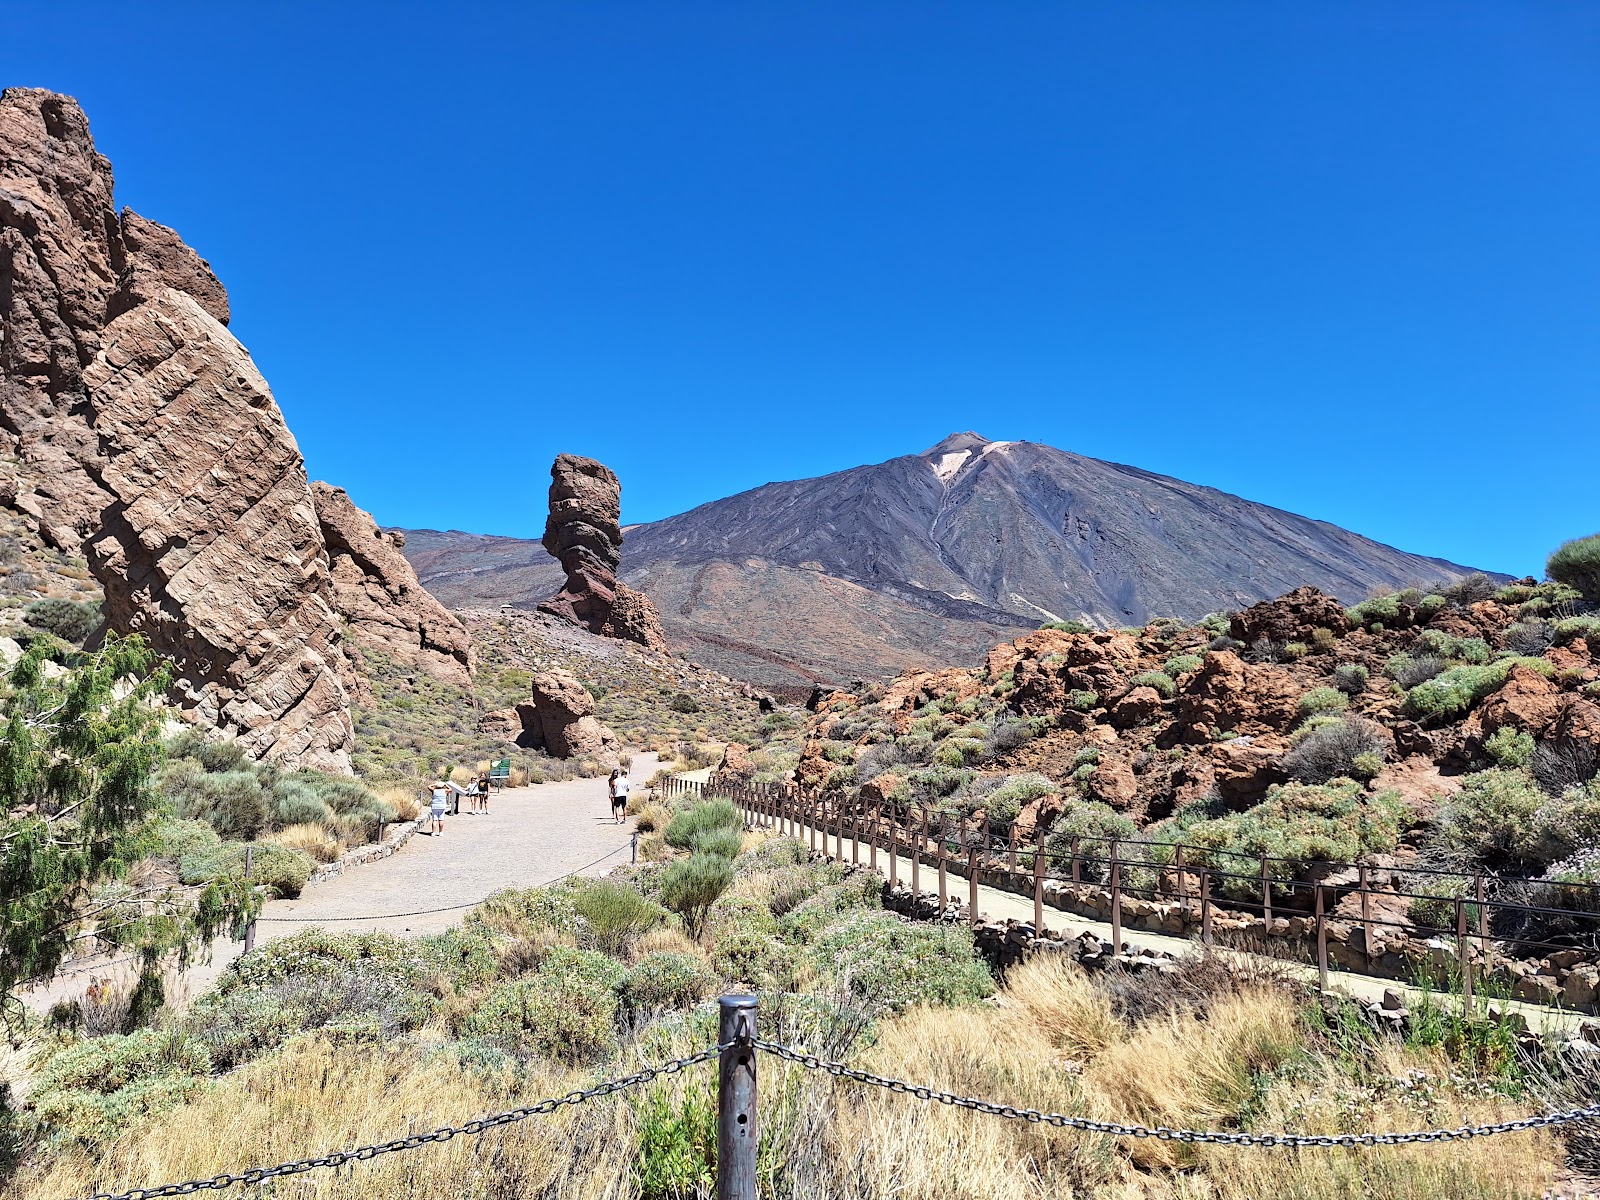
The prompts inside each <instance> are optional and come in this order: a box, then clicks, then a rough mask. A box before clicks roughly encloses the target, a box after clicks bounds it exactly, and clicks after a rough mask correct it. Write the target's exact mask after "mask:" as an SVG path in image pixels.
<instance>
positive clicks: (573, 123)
mask: <svg viewBox="0 0 1600 1200" xmlns="http://www.w3.org/2000/svg"><path fill="white" fill-rule="evenodd" d="M0 82H4V83H5V84H8V85H9V84H25V85H32V86H43V87H50V88H54V89H56V90H59V91H64V92H69V93H72V94H73V95H76V96H77V97H78V98H79V99H80V100H81V101H82V103H83V104H84V106H85V108H86V109H87V111H88V113H89V117H90V121H91V124H92V127H93V129H94V132H95V135H96V138H97V140H98V143H99V145H100V148H101V150H102V151H103V152H104V153H106V154H107V155H108V156H109V157H110V158H111V160H112V162H113V163H114V164H115V167H116V172H117V180H118V196H119V200H120V202H121V203H123V204H127V205H129V206H131V207H133V208H134V209H136V210H137V211H139V212H141V213H143V214H144V215H146V216H148V217H151V218H152V219H155V220H158V221H161V222H163V223H166V224H169V225H172V226H174V227H175V228H176V229H178V230H179V232H180V233H182V235H183V236H184V237H185V239H186V240H188V241H189V242H190V244H192V245H193V246H195V247H196V248H197V249H198V250H199V251H200V252H201V253H202V254H203V255H205V256H206V257H207V258H209V259H210V261H211V262H212V264H213V265H214V266H215V268H216V269H217V271H218V273H219V274H220V275H221V277H222V279H223V281H224V282H225V283H226V284H227V286H228V289H229V292H230V294H231V297H232V304H233V312H234V323H233V328H234V331H235V332H236V333H237V334H238V335H239V337H240V338H241V339H242V340H243V341H244V343H245V344H246V345H247V346H248V347H249V348H250V350H251V351H252V353H253V354H254V355H255V357H256V360H257V362H258V363H259V365H260V366H261V368H262V370H263V371H264V373H265V374H266V376H267V378H268V379H269V380H270V381H271V383H272V385H273V388H274V390H275V392H276V394H277V397H278V400H279V402H280V403H281V404H282V406H283V409H284V411H285V413H286V414H287V416H288V419H289V423H290V426H291V428H292V429H293V430H294V431H295V434H296V436H297V437H298V438H299V441H300V445H301V447H302V449H303V450H304V452H305V456H306V459H307V463H308V467H309V470H310V471H311V473H312V475H313V476H315V477H320V478H326V479H328V480H331V481H333V482H335V483H338V484H341V485H343V486H345V487H347V488H349V489H350V491H351V493H352V495H353V496H354V497H355V499H356V500H357V502H358V503H360V504H362V505H363V506H365V507H367V508H369V509H371V510H372V511H373V512H374V513H375V514H376V515H377V516H378V518H379V519H380V520H381V521H383V522H385V523H389V524H399V525H407V526H433V527H441V528H448V527H455V528H462V529H470V530H475V531H480V532H490V533H506V534H518V535H531V536H538V534H539V533H540V532H541V530H542V527H543V515H544V505H545V487H546V485H547V470H548V466H549V461H550V459H551V457H552V456H553V455H554V454H555V453H557V452H558V451H563V450H570V451H574V452H577V453H582V454H589V455H592V456H594V457H597V458H599V459H601V460H603V461H605V462H606V463H608V464H610V465H611V466H612V467H613V468H615V469H616V470H617V471H618V473H619V474H620V475H621V476H622V480H623V485H624V517H625V519H626V520H629V521H638V520H648V519H651V518H655V517H661V516H666V515H668V514H670V513H673V512H677V511H681V510H683V509H685V508H688V507H691V506H693V505H694V504H697V503H700V502H703V501H705V500H710V499H714V498H717V497H719V496H723V495H727V494H729V493H731V492H734V491H738V490H742V489H744V488H747V487H752V486H755V485H758V484H761V483H763V482H766V481H768V480H771V479H783V478H795V477H800V476H807V475H815V474H821V473H824V472H826V471H830V470H836V469H839V468H843V467H847V466H852V465H855V464H857V463H861V462H870V461H877V460H880V459H883V458H888V457H891V456H893V455H895V454H900V453H910V452H915V451H918V450H921V449H923V448H925V447H927V446H928V445H931V444H932V443H934V442H936V441H938V440H939V439H940V438H941V437H943V436H944V435H945V434H947V433H949V432H951V431H952V430H963V429H976V430H978V431H979V432H981V433H983V434H985V435H986V436H988V437H991V438H1005V439H1018V438H1026V439H1029V440H1034V441H1041V442H1048V443H1050V444H1053V445H1056V446H1061V447H1063V448H1067V449H1071V450H1076V451H1079V452H1081V453H1085V454H1090V455H1094V456H1097V457H1101V458H1108V459H1113V460H1116V461H1119V462H1126V463H1132V464H1135V465H1138V466H1141V467H1144V468H1147V469H1149V470H1154V471H1160V472H1164V473H1166V474H1170V475H1175V476H1178V477H1181V478H1184V479H1189V480H1192V481H1194V482H1197V483H1204V484H1209V485H1212V486H1215V487H1219V488H1222V489H1225V490H1227V491H1231V492H1236V493H1238V494H1240V495H1243V496H1246V497H1249V498H1250V499H1254V500H1260V501H1263V502H1267V503H1271V504H1275V505H1278V506H1280V507H1283V508H1287V509H1291V510H1294V511H1297V512H1302V513H1305V514H1307V515H1309V516H1314V517H1320V518H1323V519H1327V520H1331V521H1335V522H1337V523H1339V524H1341V525H1345V526H1347V527H1349V528H1352V529H1355V530H1357V531H1359V532H1362V533H1365V534H1367V535H1369V536H1373V537H1376V538H1379V539H1381V540H1383V541H1387V542H1391V543H1394V544H1396V545H1399V546H1401V547H1403V548H1405V549H1408V550H1413V551H1417V552H1422V553H1429V554H1438V555H1443V556H1446V557H1450V558H1454V559H1456V560H1457V561H1463V562H1469V563H1473V564H1476V565H1481V566H1486V567H1490V568H1495V569H1500V570H1506V571H1511V572H1518V573H1520V572H1525V571H1537V570H1538V569H1539V568H1540V567H1541V566H1542V563H1543V559H1544V555H1545V554H1546V553H1547V552H1548V551H1549V550H1550V549H1551V548H1552V547H1553V546H1554V545H1555V544H1556V543H1558V542H1559V541H1561V540H1563V539H1564V538H1567V537H1572V536H1577V535H1580V534H1587V533H1591V532H1593V531H1595V530H1596V529H1597V528H1600V490H1597V489H1596V488H1595V486H1594V478H1595V474H1596V471H1595V458H1596V450H1597V444H1600V441H1597V437H1596V424H1597V421H1596V418H1597V416H1600V396H1597V385H1600V336H1597V334H1600V329H1597V323H1600V322H1597V318H1600V215H1597V214H1600V6H1596V5H1594V4H1592V3H1587V2H1585V3H1570V4H1566V3H1559V2H1547V3H1503V4H1481V3H1472V2H1470V0H1447V2H1442V3H1426V2H1416V3H1394V2H1393V0H1382V2H1373V3H1362V2H1360V0H1338V2H1336V3H1335V2H1330V3H1323V4H1318V3H1310V2H1307V3H1297V4H1292V5H1286V4H1282V3H1281V2H1280V0H1263V2H1261V3H1232V2H1229V0H1209V2H1207V3H1204V4H1195V3H1193V2H1192V0H1183V2H1165V3H1164V2H1160V0H1148V2H1140V3H1131V4H1130V3H1126V2H1121V0H1117V2H1113V0H1106V2H1104V3H1074V2H1066V0H1058V2H1051V3H1043V2H1041V3H1015V2H1010V0H993V2H990V3H984V4H971V3H951V4H942V3H917V4H909V3H908V4H898V3H879V2H875V0H852V2H850V3H838V4H835V3H825V2H821V0H810V2H808V3H804V4H800V3H790V4H772V3H762V2H761V0H741V2H738V3H726V4H721V3H718V4H710V3H692V2H686V3H678V2H674V3H668V4H661V3H615V2H607V0H591V2H587V3H569V4H539V3H531V4H504V5H489V4H470V3H466V4H463V3H452V4H448V5H446V4H442V3H441V4H429V5H421V4H407V3H393V2H389V3H382V4H361V3H329V4H317V5H309V4H294V3H274V4H271V5H267V4H264V3H256V4H214V3H206V4H192V5H180V4H162V3H141V4H139V5H136V6H130V5H127V4H126V3H119V4H114V5H113V4H87V3H73V2H71V0H53V2H50V3H44V2H36V0H9V2H8V3H7V5H6V16H5V36H4V39H3V41H0Z"/></svg>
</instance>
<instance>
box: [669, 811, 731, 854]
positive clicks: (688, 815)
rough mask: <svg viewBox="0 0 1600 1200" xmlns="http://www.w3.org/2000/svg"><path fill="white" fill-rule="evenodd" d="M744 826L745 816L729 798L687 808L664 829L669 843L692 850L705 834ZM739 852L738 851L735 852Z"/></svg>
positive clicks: (681, 848)
mask: <svg viewBox="0 0 1600 1200" xmlns="http://www.w3.org/2000/svg"><path fill="white" fill-rule="evenodd" d="M743 828H744V818H743V817H741V816H740V815H739V810H738V809H737V808H735V807H734V806H733V804H732V802H731V801H728V800H706V801H702V802H701V803H699V804H696V805H694V806H693V807H691V808H686V809H684V810H683V811H682V812H680V813H679V814H678V815H677V816H675V817H673V818H672V820H671V822H670V823H669V824H668V825H667V828H666V830H665V831H664V836H665V837H666V840H667V845H669V846H675V847H676V848H677V849H679V850H692V849H694V847H695V843H696V842H697V841H698V840H699V839H700V838H701V837H703V836H706V835H708V834H714V833H719V832H728V831H733V832H738V831H740V830H742V829H743ZM735 853H737V851H736V852H735Z"/></svg>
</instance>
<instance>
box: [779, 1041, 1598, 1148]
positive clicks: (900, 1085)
mask: <svg viewBox="0 0 1600 1200" xmlns="http://www.w3.org/2000/svg"><path fill="white" fill-rule="evenodd" d="M754 1045H755V1048H756V1049H757V1050H762V1051H765V1052H766V1053H768V1054H771V1055H774V1056H775V1057H777V1058H781V1059H784V1060H785V1061H787V1062H792V1063H795V1064H797V1065H799V1066H801V1067H804V1068H805V1069H807V1070H809V1071H824V1072H826V1073H827V1074H829V1075H833V1076H835V1077H837V1078H840V1079H853V1080H855V1081H856V1082H857V1083H865V1084H870V1085H871V1086H873V1087H881V1088H884V1089H885V1090H887V1091H891V1092H898V1093H900V1094H902V1095H907V1096H914V1097H915V1098H916V1099H918V1100H937V1101H938V1102H939V1103H940V1104H949V1105H951V1106H953V1107H955V1108H967V1109H971V1110H972V1111H973V1112H981V1113H988V1114H989V1115H991V1116H996V1117H1008V1118H1010V1119H1012V1120H1016V1121H1027V1122H1028V1123H1029V1124H1033V1125H1054V1126H1057V1127H1058V1128H1061V1129H1078V1130H1082V1131H1083V1132H1085V1133H1104V1134H1109V1135H1111V1136H1112V1137H1132V1138H1156V1139H1158V1140H1160V1141H1163V1142H1191V1143H1210V1144H1213V1145H1221V1146H1293V1147H1306V1146H1404V1145H1408V1144H1410V1143H1413V1142H1454V1141H1460V1140H1463V1139H1465V1138H1475V1137H1490V1136H1493V1135H1494V1134H1497V1133H1516V1132H1518V1131H1520V1130H1524V1129H1543V1128H1545V1127H1547V1126H1551V1125H1564V1124H1567V1123H1568V1122H1571V1121H1585V1120H1590V1119H1593V1118H1595V1117H1600V1104H1591V1105H1589V1106H1588V1107H1587V1108H1572V1109H1567V1110H1566V1111H1564V1112H1552V1113H1543V1114H1541V1115H1539V1116H1537V1117H1523V1118H1521V1119H1519V1120H1516V1121H1500V1122H1497V1123H1495V1124H1491V1125H1462V1126H1459V1127H1457V1128H1455V1129H1426V1130H1417V1131H1415V1132H1411V1133H1330V1134H1315V1133H1267V1134H1262V1133H1225V1132H1221V1131H1218V1130H1198V1129H1168V1128H1167V1127H1166V1126H1164V1125H1158V1126H1156V1127H1155V1128H1154V1129H1151V1128H1148V1127H1146V1126H1144V1125H1119V1124H1117V1123H1115V1122H1110V1121H1094V1120H1091V1119H1090V1118H1088V1117H1070V1116H1067V1115H1066V1114H1064V1113H1046V1112H1040V1111H1038V1110H1037V1109H1033V1108H1017V1107H1015V1106H1014V1105H1010V1104H994V1103H992V1102H990V1101H988V1100H980V1099H978V1098H977V1097H976V1096H958V1095H956V1094H955V1093H954V1092H941V1091H938V1090H936V1089H934V1088H930V1087H925V1086H923V1085H921V1084H914V1083H907V1082H906V1081H905V1080H903V1079H893V1078H890V1077H888V1076H884V1075H874V1074H872V1072H870V1071H858V1070H856V1069H855V1068H853V1067H847V1066H845V1065H844V1064H843V1063H838V1062H830V1061H829V1060H827V1059H825V1058H819V1057H817V1056H816V1055H815V1054H807V1053H806V1052H804V1051H802V1050H793V1049H790V1048H789V1047H788V1046H785V1045H782V1044H781V1043H779V1042H769V1041H766V1040H764V1039H762V1038H757V1039H755V1042H754Z"/></svg>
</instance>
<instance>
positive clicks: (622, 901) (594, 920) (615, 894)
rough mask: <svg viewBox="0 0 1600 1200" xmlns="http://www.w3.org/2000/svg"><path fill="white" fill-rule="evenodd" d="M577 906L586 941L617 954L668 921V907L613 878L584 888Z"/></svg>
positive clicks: (600, 949)
mask: <svg viewBox="0 0 1600 1200" xmlns="http://www.w3.org/2000/svg"><path fill="white" fill-rule="evenodd" d="M573 908H574V909H575V910H576V911H577V914H578V916H579V917H581V918H582V919H583V921H584V925H585V928H584V931H583V933H582V934H581V937H582V938H583V941H584V943H585V944H586V945H587V946H589V947H590V948H592V949H595V950H599V951H601V952H602V953H604V954H609V955H612V956H613V957H616V956H620V955H621V954H622V953H623V952H624V951H625V950H626V949H627V947H628V946H630V945H632V944H633V942H634V941H636V940H637V939H638V938H639V937H640V936H641V935H642V934H643V933H645V931H647V930H649V929H651V928H653V927H654V926H656V925H659V924H660V923H661V922H662V921H664V920H666V918H667V914H666V910H665V909H663V908H662V907H661V906H660V905H659V904H652V903H650V901H648V900H646V899H645V898H644V897H643V896H642V895H640V894H639V891H638V889H636V888H632V887H629V886H628V885H626V884H622V883H612V882H610V881H609V880H596V881H594V882H592V883H588V884H586V885H585V886H584V887H582V888H580V889H579V890H578V892H577V894H576V895H575V896H574V898H573Z"/></svg>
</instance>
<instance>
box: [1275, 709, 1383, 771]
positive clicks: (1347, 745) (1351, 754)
mask: <svg viewBox="0 0 1600 1200" xmlns="http://www.w3.org/2000/svg"><path fill="white" fill-rule="evenodd" d="M1341 694H1342V693H1341ZM1388 752H1389V739H1388V737H1387V736H1385V734H1384V731H1383V727H1382V726H1381V725H1378V724H1377V723H1376V722H1374V721H1369V720H1367V719H1365V718H1364V717H1343V718H1339V719H1336V720H1334V721H1330V722H1328V723H1327V724H1323V725H1319V726H1318V727H1317V728H1315V729H1311V730H1308V731H1306V732H1305V733H1303V734H1302V735H1299V736H1297V737H1296V738H1295V739H1294V742H1293V745H1292V747H1291V749H1290V750H1289V753H1287V754H1285V755H1284V756H1283V769H1284V770H1285V771H1287V772H1288V774H1289V777H1290V778H1291V779H1294V780H1297V781H1298V782H1300V783H1327V782H1328V781H1329V780H1330V779H1337V778H1339V777H1340V776H1346V777H1348V778H1351V779H1362V778H1368V779H1370V778H1371V777H1372V775H1375V774H1377V772H1376V771H1372V772H1370V773H1369V772H1368V770H1367V768H1369V767H1370V766H1371V765H1372V764H1371V761H1370V760H1369V761H1360V760H1363V759H1364V758H1365V756H1368V755H1371V756H1373V757H1374V758H1375V759H1376V761H1377V764H1378V769H1379V770H1381V769H1382V767H1383V761H1384V759H1385V758H1386V757H1387V756H1388Z"/></svg>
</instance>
